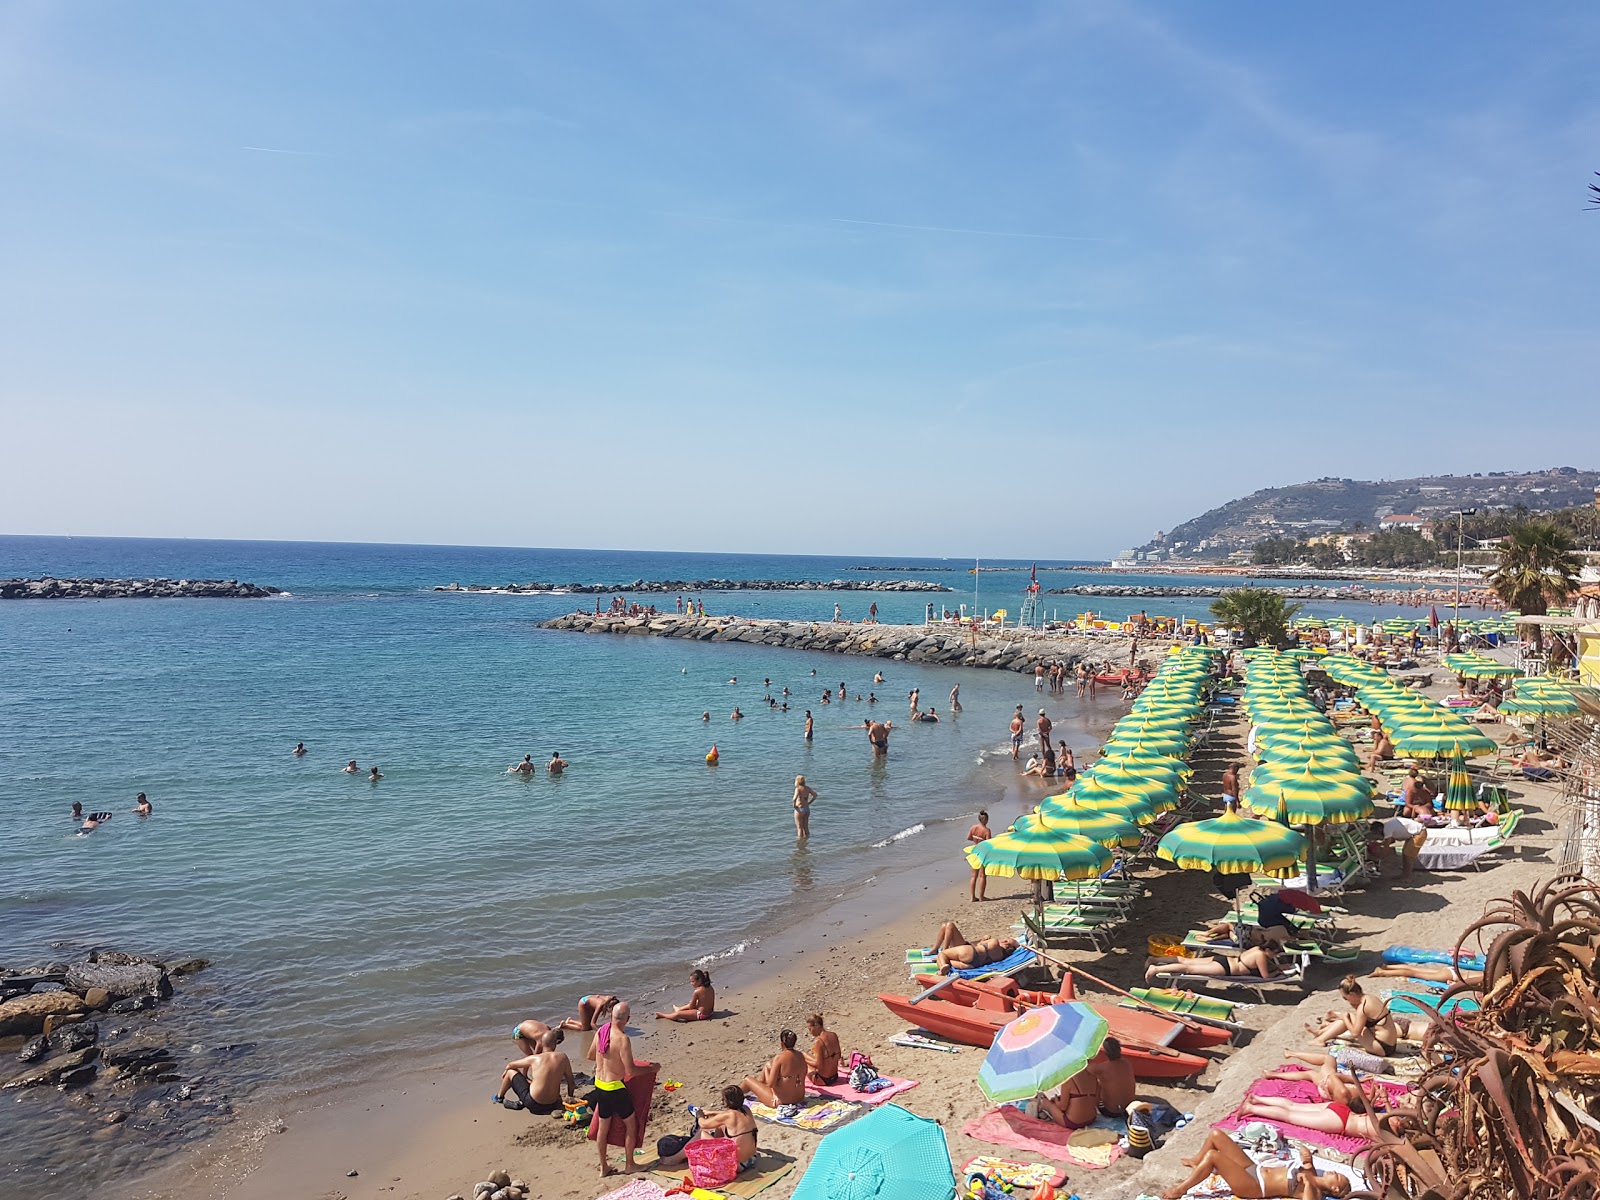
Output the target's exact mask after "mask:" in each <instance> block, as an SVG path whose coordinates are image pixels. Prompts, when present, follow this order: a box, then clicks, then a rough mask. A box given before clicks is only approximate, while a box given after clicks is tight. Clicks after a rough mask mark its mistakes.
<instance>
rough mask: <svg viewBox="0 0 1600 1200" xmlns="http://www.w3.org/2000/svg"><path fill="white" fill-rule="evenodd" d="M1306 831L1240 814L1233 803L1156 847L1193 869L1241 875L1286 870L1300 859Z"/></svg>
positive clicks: (1181, 828) (1180, 829) (1182, 828)
mask: <svg viewBox="0 0 1600 1200" xmlns="http://www.w3.org/2000/svg"><path fill="white" fill-rule="evenodd" d="M1305 844H1306V839H1305V836H1304V835H1303V834H1298V833H1295V832H1294V831H1293V830H1292V829H1286V828H1285V827H1284V826H1282V825H1280V824H1278V823H1277V822H1276V821H1257V820H1255V819H1254V818H1252V817H1244V816H1240V815H1239V813H1238V811H1237V810H1235V809H1234V808H1233V806H1232V805H1230V806H1229V807H1228V811H1227V812H1225V813H1223V814H1222V815H1221V816H1220V817H1213V818H1212V819H1211V820H1209V821H1192V822H1190V823H1189V824H1186V825H1179V826H1178V827H1177V828H1176V829H1174V830H1173V831H1172V832H1171V833H1169V834H1167V836H1166V837H1164V838H1162V839H1161V841H1160V843H1159V844H1157V846H1156V854H1157V855H1158V856H1159V857H1161V858H1164V859H1166V860H1167V861H1168V862H1174V863H1177V864H1178V866H1180V867H1183V868H1185V869H1187V870H1193V871H1220V872H1223V873H1225V874H1239V873H1243V872H1247V871H1263V872H1268V871H1283V870H1287V869H1289V868H1291V867H1293V866H1294V865H1295V864H1296V863H1297V862H1299V861H1300V855H1301V853H1302V851H1304V849H1305Z"/></svg>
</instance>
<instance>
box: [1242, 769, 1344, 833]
mask: <svg viewBox="0 0 1600 1200" xmlns="http://www.w3.org/2000/svg"><path fill="white" fill-rule="evenodd" d="M1261 775H1262V772H1260V771H1257V772H1256V773H1255V774H1254V775H1252V776H1251V777H1250V786H1249V787H1248V788H1247V789H1245V793H1244V801H1245V803H1246V804H1248V805H1249V806H1250V807H1251V808H1252V809H1253V810H1255V811H1256V812H1262V811H1264V810H1269V809H1271V810H1276V811H1278V812H1280V813H1282V814H1283V820H1284V824H1286V825H1344V824H1349V823H1350V822H1352V821H1360V820H1363V819H1365V818H1367V817H1370V816H1371V815H1372V807H1373V806H1372V785H1371V784H1370V783H1368V782H1367V781H1366V779H1364V778H1363V777H1361V776H1359V775H1358V776H1355V777H1354V779H1352V777H1351V776H1349V775H1344V776H1337V775H1321V774H1317V773H1314V772H1312V771H1311V770H1310V769H1309V768H1308V769H1306V770H1304V771H1301V772H1299V773H1298V774H1296V775H1294V776H1291V777H1287V778H1285V777H1283V776H1268V777H1267V778H1265V779H1263V778H1261ZM1357 780H1359V782H1357Z"/></svg>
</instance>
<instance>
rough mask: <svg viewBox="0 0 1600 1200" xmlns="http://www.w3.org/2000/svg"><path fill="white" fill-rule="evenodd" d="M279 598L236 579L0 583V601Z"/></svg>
mask: <svg viewBox="0 0 1600 1200" xmlns="http://www.w3.org/2000/svg"><path fill="white" fill-rule="evenodd" d="M279 594H280V589H278V588H275V587H260V586H258V585H256V584H254V583H240V582H239V581H238V580H237V579H52V578H49V577H46V578H43V579H0V600H177V599H189V600H194V599H198V600H213V599H215V600H260V599H263V598H265V597H267V596H276V595H279Z"/></svg>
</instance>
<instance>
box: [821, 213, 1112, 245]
mask: <svg viewBox="0 0 1600 1200" xmlns="http://www.w3.org/2000/svg"><path fill="white" fill-rule="evenodd" d="M830 220H832V221H833V223H834V224H836V225H871V226H874V227H876V228H878V229H909V230H911V231H913V232H914V233H961V234H971V235H973V236H975V237H1000V238H1033V239H1036V240H1039V241H1046V242H1103V241H1105V240H1106V239H1105V238H1103V237H1090V236H1088V235H1086V234H1077V233H1029V232H1026V231H1023V230H1016V229H956V228H953V227H952V226H949V225H902V224H901V223H900V222H898V221H858V220H855V219H853V218H851V217H832V218H830Z"/></svg>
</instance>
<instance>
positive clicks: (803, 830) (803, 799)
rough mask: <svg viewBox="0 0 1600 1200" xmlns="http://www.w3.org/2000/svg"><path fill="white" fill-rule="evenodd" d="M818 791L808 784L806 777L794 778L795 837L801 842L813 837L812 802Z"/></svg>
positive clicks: (798, 776)
mask: <svg viewBox="0 0 1600 1200" xmlns="http://www.w3.org/2000/svg"><path fill="white" fill-rule="evenodd" d="M816 798H817V789H816V788H814V787H811V786H809V785H808V784H807V783H806V777H805V776H804V775H796V776H795V777H794V835H795V837H797V838H800V839H801V840H804V839H806V838H809V837H810V836H811V802H812V801H813V800H815V799H816Z"/></svg>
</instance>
